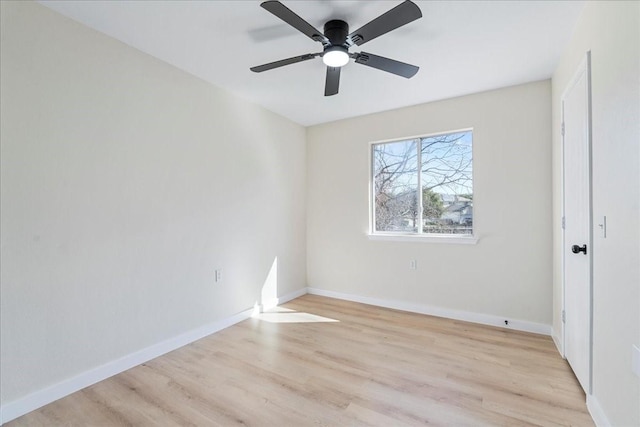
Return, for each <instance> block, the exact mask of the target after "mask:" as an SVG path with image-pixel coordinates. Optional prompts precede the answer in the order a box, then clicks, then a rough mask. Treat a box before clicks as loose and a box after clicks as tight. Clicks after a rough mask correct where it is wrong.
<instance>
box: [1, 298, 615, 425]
mask: <svg viewBox="0 0 640 427" xmlns="http://www.w3.org/2000/svg"><path fill="white" fill-rule="evenodd" d="M307 293H308V294H312V295H320V296H325V297H329V298H337V299H342V300H347V301H353V302H359V303H363V304H369V305H374V306H378V307H385V308H392V309H396V310H402V311H409V312H412V313H420V314H427V315H431V316H437V317H445V318H449V319H455V320H462V321H466V322H472V323H479V324H483V325H490V326H498V327H503V328H508V329H515V330H519V331H525V332H533V333H537V334H543V335H551V326H550V325H544V324H540V323H534V322H527V321H523V320H517V319H509V324H508V325H505V324H504V318H502V317H499V316H494V315H488V314H480V313H470V312H465V311H459V310H451V309H446V308H440V307H433V306H428V305H423V304H415V303H409V302H405V301H392V300H384V299H378V298H371V297H363V296H358V295H350V294H344V293H340V292H334V291H327V290H323V289H317V288H303V289H300V290H298V291H296V292H292V293H290V294H287V295H284V296H281V297H279V298H273V299H270V300H268V301H263V302H262V305H261V306H260V305H256V306H255V307H252V308H249V309H247V310H244V311H242V312H240V313H237V314H235V315H233V316H231V317H228V318H225V319H221V320H218V321H216V322H213V323H210V324H208V325H205V326H202V327H201V328H198V329H195V330H193V331H189V332H187V333H184V334H182V335H179V336H177V337H174V338H172V339H169V340H166V341H163V342H160V343H158V344H155V345H152V346H150V347H147V348H144V349H142V350H140V351H137V352H135V353H132V354H129V355H127V356H124V357H122V358H120V359H117V360H114V361H112V362H109V363H106V364H104V365H102V366H99V367H97V368H95V369H91V370H89V371H86V372H83V373H81V374H79V375H76V376H75V377H72V378H69V379H66V380H64V381H61V382H59V383H57V384H54V385H52V386H50V387H47V388H45V389H42V390H39V391H36V392H34V393H31V394H29V395H27V396H25V397H23V398H20V399H18V400H15V401H13V402H9V403H7V404H5V405H3V406H2V407H1V408H0V424H3V423H6V422H8V421H11V420H13V419H16V418H18V417H20V416H22V415H24V414H27V413H29V412H31V411H34V410H36V409H38V408H41V407H43V406H45V405H47V404H49V403H51V402H54V401H56V400H58V399H61V398H63V397H65V396H68V395H70V394H72V393H75V392H76V391H79V390H82V389H83V388H85V387H89V386H90V385H93V384H95V383H97V382H100V381H102V380H105V379H107V378H109V377H112V376H114V375H117V374H119V373H121V372H124V371H126V370H127V369H131V368H133V367H135V366H138V365H140V364H142V363H145V362H148V361H150V360H152V359H155V358H156V357H159V356H162V355H163V354H166V353H168V352H170V351H173V350H176V349H178V348H180V347H183V346H185V345H187V344H190V343H192V342H194V341H197V340H199V339H201V338H204V337H206V336H208V335H211V334H214V333H216V332H218V331H221V330H222V329H225V328H228V327H229V326H232V325H235V324H236V323H239V322H242V321H243V320H246V319H248V318H249V317H251V316H252V315H253V314H255V313H257V312H261V311H263V310H268V309H270V308H273V307H275V306H277V305H280V304H284V303H286V302H288V301H291V300H293V299H295V298H298V297H300V296H302V295H305V294H307ZM592 406H593V402H592ZM597 409H599V406H597V405H596V410H595V412H596V414H597V415H600V413H599V412H598V411H597ZM590 411H591V412H592V416H593V415H594V413H593V412H594V411H593V408H590ZM602 415H603V414H602ZM595 418H596V417H595V416H594V419H595ZM602 419H605V420H606V418H602ZM607 425H608V424H606V423H602V424H600V423H598V426H599V427H600V426H607Z"/></svg>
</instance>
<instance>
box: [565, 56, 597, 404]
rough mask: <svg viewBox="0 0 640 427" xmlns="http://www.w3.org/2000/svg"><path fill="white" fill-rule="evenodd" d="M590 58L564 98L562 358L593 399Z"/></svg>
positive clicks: (566, 91) (587, 58) (581, 68)
mask: <svg viewBox="0 0 640 427" xmlns="http://www.w3.org/2000/svg"><path fill="white" fill-rule="evenodd" d="M590 80H591V79H590V55H589V54H588V53H587V57H586V58H585V60H584V62H583V63H582V65H581V66H580V68H579V69H578V72H577V74H576V76H575V77H574V78H573V80H572V81H571V82H570V83H569V86H568V87H567V89H566V90H565V92H564V94H563V96H562V119H563V139H562V141H563V173H564V189H563V190H564V191H563V194H564V238H563V242H564V248H563V256H564V316H563V317H564V319H565V323H564V354H565V357H566V358H567V360H568V361H569V364H570V365H571V368H572V369H573V371H574V373H575V374H576V377H577V378H578V381H580V384H581V385H582V388H583V389H584V391H585V392H586V393H587V394H589V393H591V329H592V320H591V319H592V318H591V300H592V292H591V259H592V246H591V132H590V131H591V129H590V128H591V102H590V101H591V99H590V98H591V94H590V92H591V88H590Z"/></svg>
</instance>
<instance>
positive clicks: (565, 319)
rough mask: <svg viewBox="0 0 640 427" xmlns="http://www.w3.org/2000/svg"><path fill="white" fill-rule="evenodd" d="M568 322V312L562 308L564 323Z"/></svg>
mask: <svg viewBox="0 0 640 427" xmlns="http://www.w3.org/2000/svg"><path fill="white" fill-rule="evenodd" d="M566 322H567V316H566V312H565V311H564V310H562V323H566Z"/></svg>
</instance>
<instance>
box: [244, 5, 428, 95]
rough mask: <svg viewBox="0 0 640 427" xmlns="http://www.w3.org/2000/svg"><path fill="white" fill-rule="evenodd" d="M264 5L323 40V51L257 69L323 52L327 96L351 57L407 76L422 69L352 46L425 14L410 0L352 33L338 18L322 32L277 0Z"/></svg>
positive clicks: (258, 69) (335, 90) (255, 69)
mask: <svg viewBox="0 0 640 427" xmlns="http://www.w3.org/2000/svg"><path fill="white" fill-rule="evenodd" d="M260 6H261V7H262V8H263V9H265V10H267V11H269V12H271V13H272V14H273V15H275V16H277V17H278V18H280V19H281V20H283V21H284V22H286V23H287V24H289V25H291V26H292V27H294V28H295V29H297V30H298V31H300V32H301V33H303V34H305V35H306V36H307V37H309V38H310V39H312V40H313V41H316V42H319V43H322V45H323V51H322V52H321V53H307V54H304V55H299V56H294V57H292V58H287V59H282V60H279V61H275V62H270V63H268V64H263V65H259V66H256V67H251V71H253V72H256V73H261V72H263V71H267V70H272V69H274V68H279V67H283V66H285V65H290V64H295V63H298V62H302V61H307V60H309V59H314V58H316V57H318V56H321V57H322V62H324V64H325V65H326V66H327V77H326V82H325V90H324V94H325V96H331V95H335V94H337V93H338V87H339V85H340V69H341V67H343V66H345V65H346V64H348V63H349V59H351V58H352V59H354V60H355V63H356V64H361V65H366V66H368V67H371V68H375V69H378V70H382V71H386V72H388V73H391V74H395V75H398V76H402V77H405V78H411V77H413V76H414V75H415V74H416V73H417V72H418V70H419V67H417V66H415V65H411V64H406V63H404V62H400V61H396V60H394V59H389V58H385V57H383V56H378V55H374V54H372V53H367V52H361V53H349V48H350V47H351V46H353V45H354V44H355V45H357V46H362V45H363V44H365V43H367V42H368V41H371V40H373V39H375V38H376V37H379V36H381V35H383V34H386V33H388V32H390V31H392V30H395V29H396V28H399V27H401V26H403V25H406V24H408V23H410V22H412V21H415V20H416V19H418V18H421V17H422V12H421V11H420V8H419V7H418V6H417V5H416V4H415V3H413V2H412V1H410V0H405V1H404V2H402V3H400V4H399V5H398V6H396V7H394V8H393V9H391V10H389V11H387V12H386V13H384V14H382V15H380V16H379V17H377V18H376V19H374V20H373V21H371V22H369V23H368V24H365V25H364V26H362V27H360V28H359V29H357V30H356V31H354V32H352V33H351V34H349V25H348V24H347V23H346V22H344V21H341V20H338V19H334V20H331V21H328V22H327V23H325V24H324V33H321V32H320V31H318V30H317V29H316V28H315V27H314V26H313V25H311V24H309V23H308V22H307V21H305V20H304V19H302V18H301V17H299V16H298V15H296V14H295V13H294V12H293V11H292V10H291V9H289V8H288V7H286V6H285V5H284V4H282V3H280V2H279V1H277V0H269V1H265V2H264V3H262V4H261V5H260Z"/></svg>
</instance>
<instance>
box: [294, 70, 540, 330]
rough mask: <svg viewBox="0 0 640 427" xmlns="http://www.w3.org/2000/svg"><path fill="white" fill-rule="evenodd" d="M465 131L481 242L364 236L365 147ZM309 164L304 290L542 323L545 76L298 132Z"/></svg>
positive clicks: (475, 217)
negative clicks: (471, 152) (304, 136)
mask: <svg viewBox="0 0 640 427" xmlns="http://www.w3.org/2000/svg"><path fill="white" fill-rule="evenodd" d="M469 127H472V128H473V129H474V133H473V137H474V140H473V143H474V147H473V150H474V164H473V168H474V228H475V233H476V235H477V236H478V237H479V239H480V240H479V242H478V243H477V244H476V245H458V244H438V243H413V242H389V241H371V240H369V239H368V237H367V230H368V227H369V216H368V215H369V205H368V203H369V202H368V200H369V198H368V196H369V174H370V170H369V149H370V145H369V143H370V142H373V141H381V140H387V139H392V138H402V137H407V136H416V135H421V134H429V133H435V132H443V131H449V130H457V129H462V128H469ZM307 164H308V171H307V180H308V187H307V200H308V204H307V242H308V246H307V248H308V249H307V250H308V257H307V271H308V274H307V277H308V285H309V286H310V287H313V288H319V289H322V290H326V291H332V292H340V293H346V294H353V295H357V296H363V297H370V298H377V299H383V300H395V301H403V302H410V303H413V304H422V305H426V306H433V307H438V308H446V309H452V310H461V311H465V312H471V313H481V314H489V315H495V316H503V317H504V318H505V319H520V320H524V321H528V322H535V323H540V324H544V325H550V324H551V296H552V293H551V291H552V288H551V263H552V259H551V253H550V248H551V168H550V165H551V87H550V82H549V81H543V82H536V83H530V84H526V85H521V86H515V87H509V88H505V89H500V90H495V91H491V92H485V93H480V94H476V95H470V96H465V97H460V98H454V99H450V100H446V101H441V102H435V103H430V104H424V105H419V106H414V107H409V108H403V109H400V110H395V111H390V112H385V113H379V114H373V115H369V116H363V117H359V118H355V119H349V120H344V121H339V122H334V123H329V124H325V125H318V126H314V127H311V128H308V131H307ZM411 259H416V260H417V263H418V269H417V270H410V269H409V261H410V260H411Z"/></svg>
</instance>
